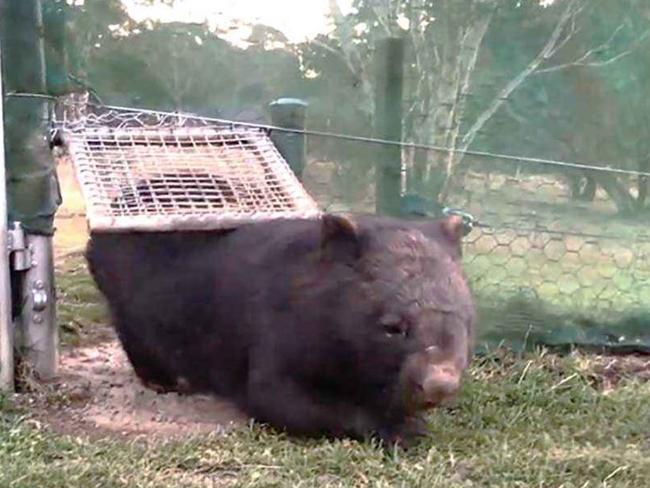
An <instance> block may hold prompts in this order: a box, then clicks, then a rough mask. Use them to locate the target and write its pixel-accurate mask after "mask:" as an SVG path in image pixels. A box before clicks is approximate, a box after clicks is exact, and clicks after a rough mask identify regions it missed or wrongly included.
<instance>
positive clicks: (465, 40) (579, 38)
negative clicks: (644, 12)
mask: <svg viewBox="0 0 650 488" xmlns="http://www.w3.org/2000/svg"><path fill="white" fill-rule="evenodd" d="M616 3H617V4H618V5H612V2H609V3H608V2H603V1H600V0H599V1H595V2H589V1H587V0H557V1H556V2H554V3H553V4H552V5H551V6H550V7H543V6H542V5H540V3H539V2H538V1H537V0H528V1H524V0H522V1H520V2H508V1H501V0H472V1H468V2H454V1H451V0H447V1H431V0H412V1H404V0H381V1H373V2H370V1H367V0H357V1H356V2H354V6H355V9H356V11H355V13H354V14H351V15H349V16H343V15H342V14H341V11H340V9H338V5H337V4H336V2H335V0H331V2H330V5H331V10H332V16H333V18H334V19H335V22H336V25H337V30H336V32H335V34H334V36H333V39H335V40H336V43H337V45H336V46H333V45H332V44H331V43H324V42H320V43H319V44H320V47H321V48H322V49H324V50H327V51H330V52H335V53H336V54H337V55H338V57H339V58H340V61H341V65H342V66H344V67H345V68H346V69H347V70H348V71H349V72H351V73H352V75H353V76H354V77H355V78H356V79H358V80H359V84H360V86H361V87H362V91H363V93H364V94H365V95H366V96H365V97H362V98H360V99H359V101H358V102H357V103H358V106H360V107H361V108H362V109H363V110H364V111H365V112H366V113H367V114H368V115H369V114H371V113H372V104H371V102H370V100H371V96H370V95H371V93H372V89H373V88H372V81H371V78H370V77H369V76H368V73H369V70H370V66H371V55H372V45H373V44H374V39H377V38H379V37H383V36H387V35H392V36H394V35H403V36H405V37H406V39H407V42H408V44H409V51H410V59H409V62H408V65H407V76H408V79H409V86H408V88H407V90H408V92H410V94H411V95H410V97H409V98H408V100H407V101H408V102H409V103H408V105H407V111H406V116H405V120H404V129H405V130H404V133H405V137H406V140H407V141H408V142H416V143H421V144H431V145H435V146H439V147H442V148H448V149H450V150H449V151H436V152H426V151H415V152H414V154H413V155H412V157H411V158H410V160H409V161H407V164H409V166H410V169H411V175H412V178H411V185H412V186H414V187H415V189H416V190H419V191H424V192H426V193H428V194H433V195H435V196H437V197H438V198H439V199H440V200H441V201H446V200H448V198H449V197H450V193H451V191H452V189H454V188H457V187H458V186H459V185H460V177H461V176H462V174H463V171H462V170H463V169H464V168H463V161H464V152H465V151H467V150H468V149H469V148H470V147H471V146H472V145H473V144H474V143H475V142H477V141H479V140H481V139H484V138H483V137H482V134H484V133H485V132H487V131H488V130H489V127H490V125H491V124H492V123H494V121H495V120H497V116H499V115H503V113H504V112H506V111H507V110H512V107H513V106H514V105H515V104H514V103H513V101H514V100H515V99H516V96H517V94H518V93H519V92H524V91H525V90H526V88H527V87H529V86H534V85H535V83H539V82H538V81H537V79H539V76H538V75H541V74H543V73H547V74H548V73H551V72H552V71H557V72H558V73H559V72H562V71H564V70H566V69H569V68H570V67H572V66H576V65H587V66H589V67H592V68H597V67H605V66H608V65H610V64H612V63H614V62H616V61H617V60H619V59H622V58H625V57H626V56H629V55H630V54H631V53H633V52H636V51H638V50H639V47H640V46H642V45H643V42H644V40H645V34H643V33H641V34H639V33H638V29H637V28H636V27H635V28H628V24H625V23H623V24H621V23H616V22H617V21H622V20H621V19H624V18H626V19H628V20H629V19H630V16H633V15H634V12H635V10H634V9H635V8H636V9H637V11H638V9H639V8H641V7H640V4H639V3H638V2H634V1H629V0H628V1H627V2H616ZM605 11H607V12H608V13H611V12H612V11H615V12H617V16H616V17H615V19H616V21H612V20H608V21H602V19H603V18H605V17H606V15H604V13H603V12H605ZM599 19H600V20H601V21H600V23H599ZM634 29H636V33H635V34H632V31H633V30H634ZM623 31H625V32H626V36H625V39H621V37H617V36H619V34H620V33H621V32H623ZM628 31H629V32H628ZM497 40H498V41H499V42H498V43H497ZM614 40H615V41H617V42H614ZM618 41H620V42H618ZM510 44H513V45H514V46H518V47H517V49H518V50H517V52H516V53H514V54H515V56H513V57H512V58H511V59H500V57H501V58H502V56H500V54H499V50H501V51H503V52H507V53H510V54H513V49H514V47H512V48H511V47H510ZM568 46H573V47H572V56H573V57H572V58H568V57H567V52H568V49H567V47H568ZM536 78H537V79H536ZM563 82H564V83H566V81H563ZM558 83H559V82H558ZM526 93H527V94H530V92H526ZM552 111H553V110H550V109H549V112H552ZM510 123H511V122H510ZM502 127H503V126H502ZM547 132H548V135H547V138H546V139H547V141H552V140H553V139H554V138H553V137H552V134H553V130H550V131H547ZM498 139H499V140H500V141H502V142H503V141H506V140H507V139H508V138H507V135H506V134H500V135H499V137H498ZM555 144H556V145H564V146H565V150H566V149H567V148H570V147H571V146H572V144H573V143H572V142H570V141H567V142H562V141H559V140H557V139H556V141H555Z"/></svg>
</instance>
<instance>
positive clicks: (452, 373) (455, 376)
mask: <svg viewBox="0 0 650 488" xmlns="http://www.w3.org/2000/svg"><path fill="white" fill-rule="evenodd" d="M459 388H460V374H459V372H458V371H457V370H456V369H455V368H452V367H449V366H432V367H431V368H430V370H429V371H428V374H427V375H426V377H425V378H424V381H423V382H422V384H421V389H422V393H423V399H424V403H425V405H426V406H427V407H433V406H435V405H439V404H440V403H442V402H444V401H445V400H448V399H449V398H451V397H453V396H454V395H455V394H456V393H457V392H458V389H459Z"/></svg>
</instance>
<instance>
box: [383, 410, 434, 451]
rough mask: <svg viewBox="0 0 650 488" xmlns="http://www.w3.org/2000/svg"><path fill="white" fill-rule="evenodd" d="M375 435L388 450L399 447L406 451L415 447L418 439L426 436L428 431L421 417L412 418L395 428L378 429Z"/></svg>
mask: <svg viewBox="0 0 650 488" xmlns="http://www.w3.org/2000/svg"><path fill="white" fill-rule="evenodd" d="M377 434H378V436H379V438H380V439H381V440H382V442H383V443H384V446H386V447H388V448H392V447H396V446H399V447H402V448H404V449H408V448H409V447H412V446H413V445H415V444H416V443H417V441H418V440H419V438H421V437H424V436H426V435H427V434H428V429H427V425H426V422H425V420H424V419H423V418H422V417H419V416H412V417H407V418H406V419H405V420H404V421H403V422H402V423H401V424H398V425H396V426H392V427H384V428H382V429H379V431H378V432H377Z"/></svg>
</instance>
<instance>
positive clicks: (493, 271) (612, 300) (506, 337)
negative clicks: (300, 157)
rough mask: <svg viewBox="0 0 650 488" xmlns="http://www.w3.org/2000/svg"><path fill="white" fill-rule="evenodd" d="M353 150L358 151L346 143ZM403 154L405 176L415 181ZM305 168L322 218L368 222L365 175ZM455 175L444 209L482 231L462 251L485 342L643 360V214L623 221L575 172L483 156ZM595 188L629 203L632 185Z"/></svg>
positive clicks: (648, 257) (607, 198)
mask: <svg viewBox="0 0 650 488" xmlns="http://www.w3.org/2000/svg"><path fill="white" fill-rule="evenodd" d="M357 146H358V145H357ZM353 151H355V152H359V148H358V147H356V148H353V147H352V144H350V147H349V153H350V154H353ZM438 152H439V153H442V154H443V155H444V152H442V151H438ZM405 153H406V154H405V155H404V165H405V166H406V171H407V172H408V171H412V170H411V169H410V168H409V167H408V165H409V160H408V153H407V152H406V151H405ZM310 159H311V163H310V164H308V166H307V167H306V169H305V178H304V184H305V186H306V187H307V189H308V190H309V191H310V192H312V193H313V194H314V196H315V198H316V199H317V200H318V202H319V204H320V205H321V206H322V207H323V208H325V209H339V208H353V209H356V210H361V211H372V209H373V208H374V205H375V202H374V193H373V191H372V184H373V180H374V176H373V169H372V166H371V165H368V166H367V168H368V171H367V172H366V173H364V172H361V171H359V169H358V168H354V167H353V165H352V164H351V163H347V162H346V161H345V158H344V157H340V158H339V159H337V160H336V161H334V162H332V161H331V160H328V158H327V156H326V155H318V157H317V158H314V157H312V158H310ZM441 159H442V158H441ZM523 159H526V158H523ZM367 160H369V161H370V160H371V153H370V151H369V152H368V156H367ZM359 161H362V159H361V158H359ZM360 166H363V163H361V164H360ZM463 168H464V171H463V172H462V174H461V175H459V176H458V178H457V179H456V180H455V182H454V184H453V186H452V188H451V190H450V192H449V200H448V201H446V202H445V203H446V204H447V205H449V206H451V207H454V208H459V209H462V210H463V211H466V212H468V213H469V214H471V215H472V216H474V217H475V218H476V219H477V220H478V221H479V222H480V223H481V225H478V226H474V228H473V229H472V231H471V232H470V233H469V234H468V235H467V236H466V237H465V238H464V243H463V248H464V253H463V266H464V269H465V271H466V273H467V275H468V278H469V280H470V283H471V286H472V289H473V292H474V294H475V296H476V302H477V306H478V309H479V317H480V320H479V335H480V342H481V343H489V344H490V345H491V346H494V345H497V344H499V343H501V342H502V341H505V343H508V344H511V345H515V346H522V347H523V346H524V345H533V344H539V343H542V344H545V345H553V346H562V347H564V346H567V345H574V344H579V345H581V346H584V347H595V348H606V349H608V350H616V351H642V352H650V313H648V312H649V310H650V307H649V304H650V227H648V225H647V224H648V221H647V218H646V217H645V216H644V215H645V213H644V212H642V211H641V212H639V213H637V214H632V215H629V214H624V213H622V212H620V208H619V207H618V206H617V205H618V203H617V202H616V201H615V200H614V199H613V198H612V196H611V195H610V194H609V193H608V192H607V191H606V190H605V188H604V187H605V185H597V186H596V188H594V185H593V182H591V183H590V182H589V181H588V178H584V177H582V176H580V173H579V172H577V171H576V170H575V169H574V168H563V167H561V166H558V165H554V166H553V167H549V166H548V165H545V164H543V163H540V162H535V163H530V162H527V161H523V162H522V163H517V162H516V161H514V160H512V161H504V160H503V159H500V158H498V157H487V156H484V157H473V158H472V159H471V160H468V161H467V163H466V164H465V165H464V166H463ZM355 172H356V177H354V178H353V177H352V176H351V175H353V174H355ZM598 179H599V181H602V182H607V181H616V182H618V183H619V184H620V186H621V187H626V188H629V189H632V190H631V193H632V191H633V190H634V187H635V185H637V183H638V178H637V177H634V176H633V175H626V174H620V173H618V172H616V171H612V172H611V173H610V172H607V171H602V172H601V173H600V175H598ZM350 180H353V183H351V182H350ZM580 180H582V181H580ZM589 186H591V189H589V188H588V187H589ZM577 187H579V188H577ZM354 188H358V189H359V190H357V191H354V190H353V189H354ZM366 189H369V190H368V191H366ZM619 203H620V202H619ZM439 212H440V209H436V208H432V209H430V210H429V212H428V213H429V214H430V215H436V214H437V213H439Z"/></svg>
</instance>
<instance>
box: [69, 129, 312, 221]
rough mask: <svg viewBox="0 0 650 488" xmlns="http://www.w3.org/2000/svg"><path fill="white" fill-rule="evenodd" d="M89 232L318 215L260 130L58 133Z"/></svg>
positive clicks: (310, 201)
mask: <svg viewBox="0 0 650 488" xmlns="http://www.w3.org/2000/svg"><path fill="white" fill-rule="evenodd" d="M63 134H64V140H65V143H66V145H67V148H68V152H69V154H70V158H71V160H72V163H73V165H74V166H75V171H76V174H77V178H78V180H79V184H80V186H81V190H82V193H83V195H84V200H85V202H86V212H87V219H88V225H89V227H90V228H91V229H93V230H108V229H110V230H151V231H154V230H156V231H161V230H162V231H164V230H208V229H217V228H229V227H235V226H237V225H240V224H243V223H249V222H254V221H259V220H267V219H273V218H286V217H304V218H311V217H316V216H318V215H319V214H320V211H319V209H318V206H317V204H316V202H315V201H314V200H313V199H312V198H311V197H310V195H309V194H308V193H307V192H306V191H305V189H304V188H303V186H302V185H301V183H300V182H299V181H298V179H297V178H296V177H295V175H294V174H293V172H292V171H291V169H290V168H289V166H288V164H287V163H286V161H285V160H284V159H283V158H282V156H281V155H280V153H279V152H278V150H277V149H276V147H275V145H274V144H273V142H272V141H271V139H270V138H269V136H268V135H267V133H266V132H265V131H264V130H261V129H257V128H249V127H236V126H231V127H221V126H195V127H179V126H176V127H169V126H165V125H164V124H161V125H158V126H153V127H146V126H140V127H117V128H115V127H108V126H106V127H101V126H93V127H83V128H79V127H77V128H75V129H74V130H69V131H66V130H65V129H64V130H63Z"/></svg>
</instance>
